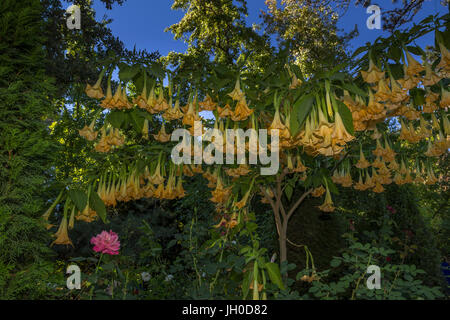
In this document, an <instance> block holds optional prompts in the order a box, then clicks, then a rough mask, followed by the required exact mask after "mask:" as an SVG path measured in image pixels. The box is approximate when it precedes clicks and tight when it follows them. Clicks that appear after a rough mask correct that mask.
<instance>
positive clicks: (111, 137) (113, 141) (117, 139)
mask: <svg viewBox="0 0 450 320" xmlns="http://www.w3.org/2000/svg"><path fill="white" fill-rule="evenodd" d="M101 134H102V135H101V138H100V140H99V142H98V143H97V144H96V145H95V150H96V151H97V152H109V151H110V150H111V148H113V147H120V146H121V145H123V144H124V143H125V137H124V136H123V135H122V134H121V133H120V131H119V129H116V128H110V129H109V132H108V133H106V129H105V127H102V129H101Z"/></svg>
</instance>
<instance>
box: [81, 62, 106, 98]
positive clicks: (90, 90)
mask: <svg viewBox="0 0 450 320" xmlns="http://www.w3.org/2000/svg"><path fill="white" fill-rule="evenodd" d="M105 72H106V69H103V70H102V72H101V73H100V76H99V77H98V80H97V82H96V83H95V84H94V85H93V86H91V85H90V84H87V85H86V89H85V90H84V91H85V92H86V94H87V95H88V97H90V98H93V99H101V98H103V97H104V94H103V90H102V87H101V84H102V80H103V76H104V74H105Z"/></svg>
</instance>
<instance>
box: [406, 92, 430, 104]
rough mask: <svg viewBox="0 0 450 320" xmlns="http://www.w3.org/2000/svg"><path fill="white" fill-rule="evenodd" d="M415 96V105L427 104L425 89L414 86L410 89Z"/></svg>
mask: <svg viewBox="0 0 450 320" xmlns="http://www.w3.org/2000/svg"><path fill="white" fill-rule="evenodd" d="M409 93H410V95H411V96H412V98H413V102H414V106H415V107H417V106H422V105H424V104H425V93H426V92H425V90H423V89H420V88H413V89H411V90H410V91H409Z"/></svg>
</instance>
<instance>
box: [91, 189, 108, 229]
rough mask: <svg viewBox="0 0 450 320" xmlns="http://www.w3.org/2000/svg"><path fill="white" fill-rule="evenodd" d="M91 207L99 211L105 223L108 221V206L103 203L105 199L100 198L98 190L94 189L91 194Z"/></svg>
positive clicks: (98, 213)
mask: <svg viewBox="0 0 450 320" xmlns="http://www.w3.org/2000/svg"><path fill="white" fill-rule="evenodd" d="M89 207H90V208H91V209H92V210H94V211H95V212H97V215H98V216H99V217H100V218H101V219H102V221H103V222H104V223H107V220H106V207H105V204H104V203H103V200H102V199H100V197H99V196H98V194H97V192H96V191H94V190H92V191H91V194H90V195H89Z"/></svg>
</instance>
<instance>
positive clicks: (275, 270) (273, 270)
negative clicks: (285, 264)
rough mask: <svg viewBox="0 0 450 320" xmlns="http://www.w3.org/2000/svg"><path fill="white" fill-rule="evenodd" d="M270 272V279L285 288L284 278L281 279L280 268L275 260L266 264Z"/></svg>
mask: <svg viewBox="0 0 450 320" xmlns="http://www.w3.org/2000/svg"><path fill="white" fill-rule="evenodd" d="M264 267H265V268H266V270H267V273H268V274H269V278H270V281H272V282H273V283H274V284H276V285H277V286H278V288H280V289H281V290H284V284H283V280H282V279H281V273H280V268H279V267H278V264H277V263H275V262H267V263H266V264H265V266H264Z"/></svg>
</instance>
